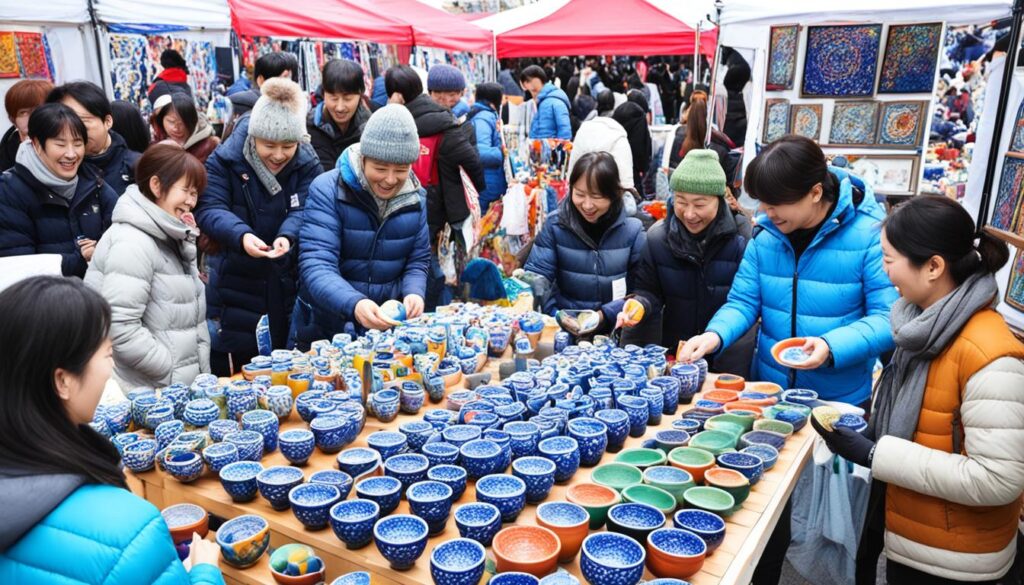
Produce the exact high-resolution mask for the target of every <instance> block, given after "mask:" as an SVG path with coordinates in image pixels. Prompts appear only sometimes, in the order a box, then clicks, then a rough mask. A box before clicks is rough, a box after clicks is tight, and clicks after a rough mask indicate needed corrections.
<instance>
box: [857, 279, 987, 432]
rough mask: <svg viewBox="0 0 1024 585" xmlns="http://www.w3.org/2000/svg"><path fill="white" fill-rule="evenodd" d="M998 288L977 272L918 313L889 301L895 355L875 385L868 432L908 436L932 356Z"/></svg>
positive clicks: (902, 303) (902, 302) (914, 426)
mask: <svg viewBox="0 0 1024 585" xmlns="http://www.w3.org/2000/svg"><path fill="white" fill-rule="evenodd" d="M998 292H999V287H998V286H997V285H996V279H995V277H994V276H993V275H991V274H988V273H981V272H979V273H975V274H974V275H972V276H970V277H969V278H968V279H967V280H966V281H964V283H963V284H961V285H960V286H959V287H957V288H956V289H955V290H954V291H953V292H951V293H949V294H948V295H946V296H944V297H942V299H940V300H939V301H938V302H936V303H935V304H934V305H932V306H930V307H928V308H927V309H925V310H923V311H922V310H921V307H918V306H917V305H915V304H913V303H909V302H907V301H906V300H904V299H902V298H901V299H899V300H898V301H896V303H895V304H893V307H892V311H891V312H890V314H889V319H890V322H891V325H892V332H893V339H894V340H895V342H896V353H895V354H894V355H893V358H892V362H891V363H890V364H889V366H888V367H887V368H885V372H883V373H882V379H881V380H880V381H879V383H878V394H877V395H876V396H875V408H874V413H873V414H872V415H871V422H870V430H869V434H870V436H873V437H874V438H875V440H878V439H880V438H882V437H883V436H885V435H892V436H894V437H899V438H901V439H906V440H908V441H909V440H911V439H912V438H913V436H914V431H915V430H916V429H917V421H918V418H919V417H920V415H921V401H922V400H923V399H924V387H925V382H926V381H927V379H928V368H929V367H930V366H931V362H932V360H934V359H935V357H936V356H938V355H939V354H940V353H942V352H943V351H945V349H946V347H947V346H948V345H949V344H950V343H951V342H952V341H953V340H954V339H955V338H956V337H957V336H958V335H959V334H960V330H961V329H963V327H964V325H965V324H966V323H967V321H969V320H970V318H971V317H973V316H974V314H975V313H977V312H978V311H980V310H982V309H985V308H987V307H991V306H995V304H996V303H997V302H998V299H997V298H996V294H997V293H998Z"/></svg>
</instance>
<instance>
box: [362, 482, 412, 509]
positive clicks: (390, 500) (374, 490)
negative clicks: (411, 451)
mask: <svg viewBox="0 0 1024 585" xmlns="http://www.w3.org/2000/svg"><path fill="white" fill-rule="evenodd" d="M356 497H358V498H362V499H364V500H372V501H374V502H377V505H379V506H380V515H381V516H382V517H383V516H387V515H389V514H391V513H392V512H394V511H395V509H396V508H398V502H399V501H400V500H401V499H402V482H401V481H399V480H398V479H397V478H394V477H387V476H384V477H368V478H366V479H364V480H362V481H360V482H359V483H357V484H356Z"/></svg>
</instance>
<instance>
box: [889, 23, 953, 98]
mask: <svg viewBox="0 0 1024 585" xmlns="http://www.w3.org/2000/svg"><path fill="white" fill-rule="evenodd" d="M941 39H942V23H941V22H937V23H931V24H906V25H892V26H890V27H889V36H888V38H887V39H886V42H885V57H884V58H883V59H882V71H881V73H880V74H879V76H878V93H931V91H932V87H933V86H934V85H935V65H936V60H937V59H938V56H939V41H940V40H941Z"/></svg>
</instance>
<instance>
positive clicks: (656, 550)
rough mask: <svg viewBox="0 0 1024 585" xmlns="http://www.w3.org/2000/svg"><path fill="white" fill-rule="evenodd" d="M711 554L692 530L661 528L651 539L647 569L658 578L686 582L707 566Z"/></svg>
mask: <svg viewBox="0 0 1024 585" xmlns="http://www.w3.org/2000/svg"><path fill="white" fill-rule="evenodd" d="M707 550H708V547H707V545H706V544H705V543H704V541H703V540H702V539H701V538H700V537H699V536H697V535H696V534H694V533H692V532H690V531H689V530H683V529H681V528H660V529H658V530H655V531H654V532H652V533H650V534H649V535H648V536H647V568H648V569H649V570H650V571H651V573H654V574H655V575H656V576H658V577H670V578H674V579H685V578H687V577H689V576H690V575H693V574H695V573H696V572H697V571H700V569H701V567H703V566H704V558H705V557H706V556H707Z"/></svg>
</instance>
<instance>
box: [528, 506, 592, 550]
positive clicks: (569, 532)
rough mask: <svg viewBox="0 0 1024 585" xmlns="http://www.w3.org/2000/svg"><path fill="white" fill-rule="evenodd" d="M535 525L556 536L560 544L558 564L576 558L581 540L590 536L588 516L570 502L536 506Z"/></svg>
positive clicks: (583, 509)
mask: <svg viewBox="0 0 1024 585" xmlns="http://www.w3.org/2000/svg"><path fill="white" fill-rule="evenodd" d="M537 524H538V525H539V526H543V527H544V528H547V529H548V530H550V531H551V532H554V533H555V535H557V536H558V541H559V542H561V543H562V551H561V553H559V555H558V562H560V563H568V562H571V561H572V560H573V559H574V558H576V555H577V553H579V552H580V547H581V546H583V539H584V538H586V537H587V535H588V534H590V514H589V513H587V510H586V508H584V507H583V506H580V505H578V504H573V503H571V502H545V503H543V504H541V505H539V506H537Z"/></svg>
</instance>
